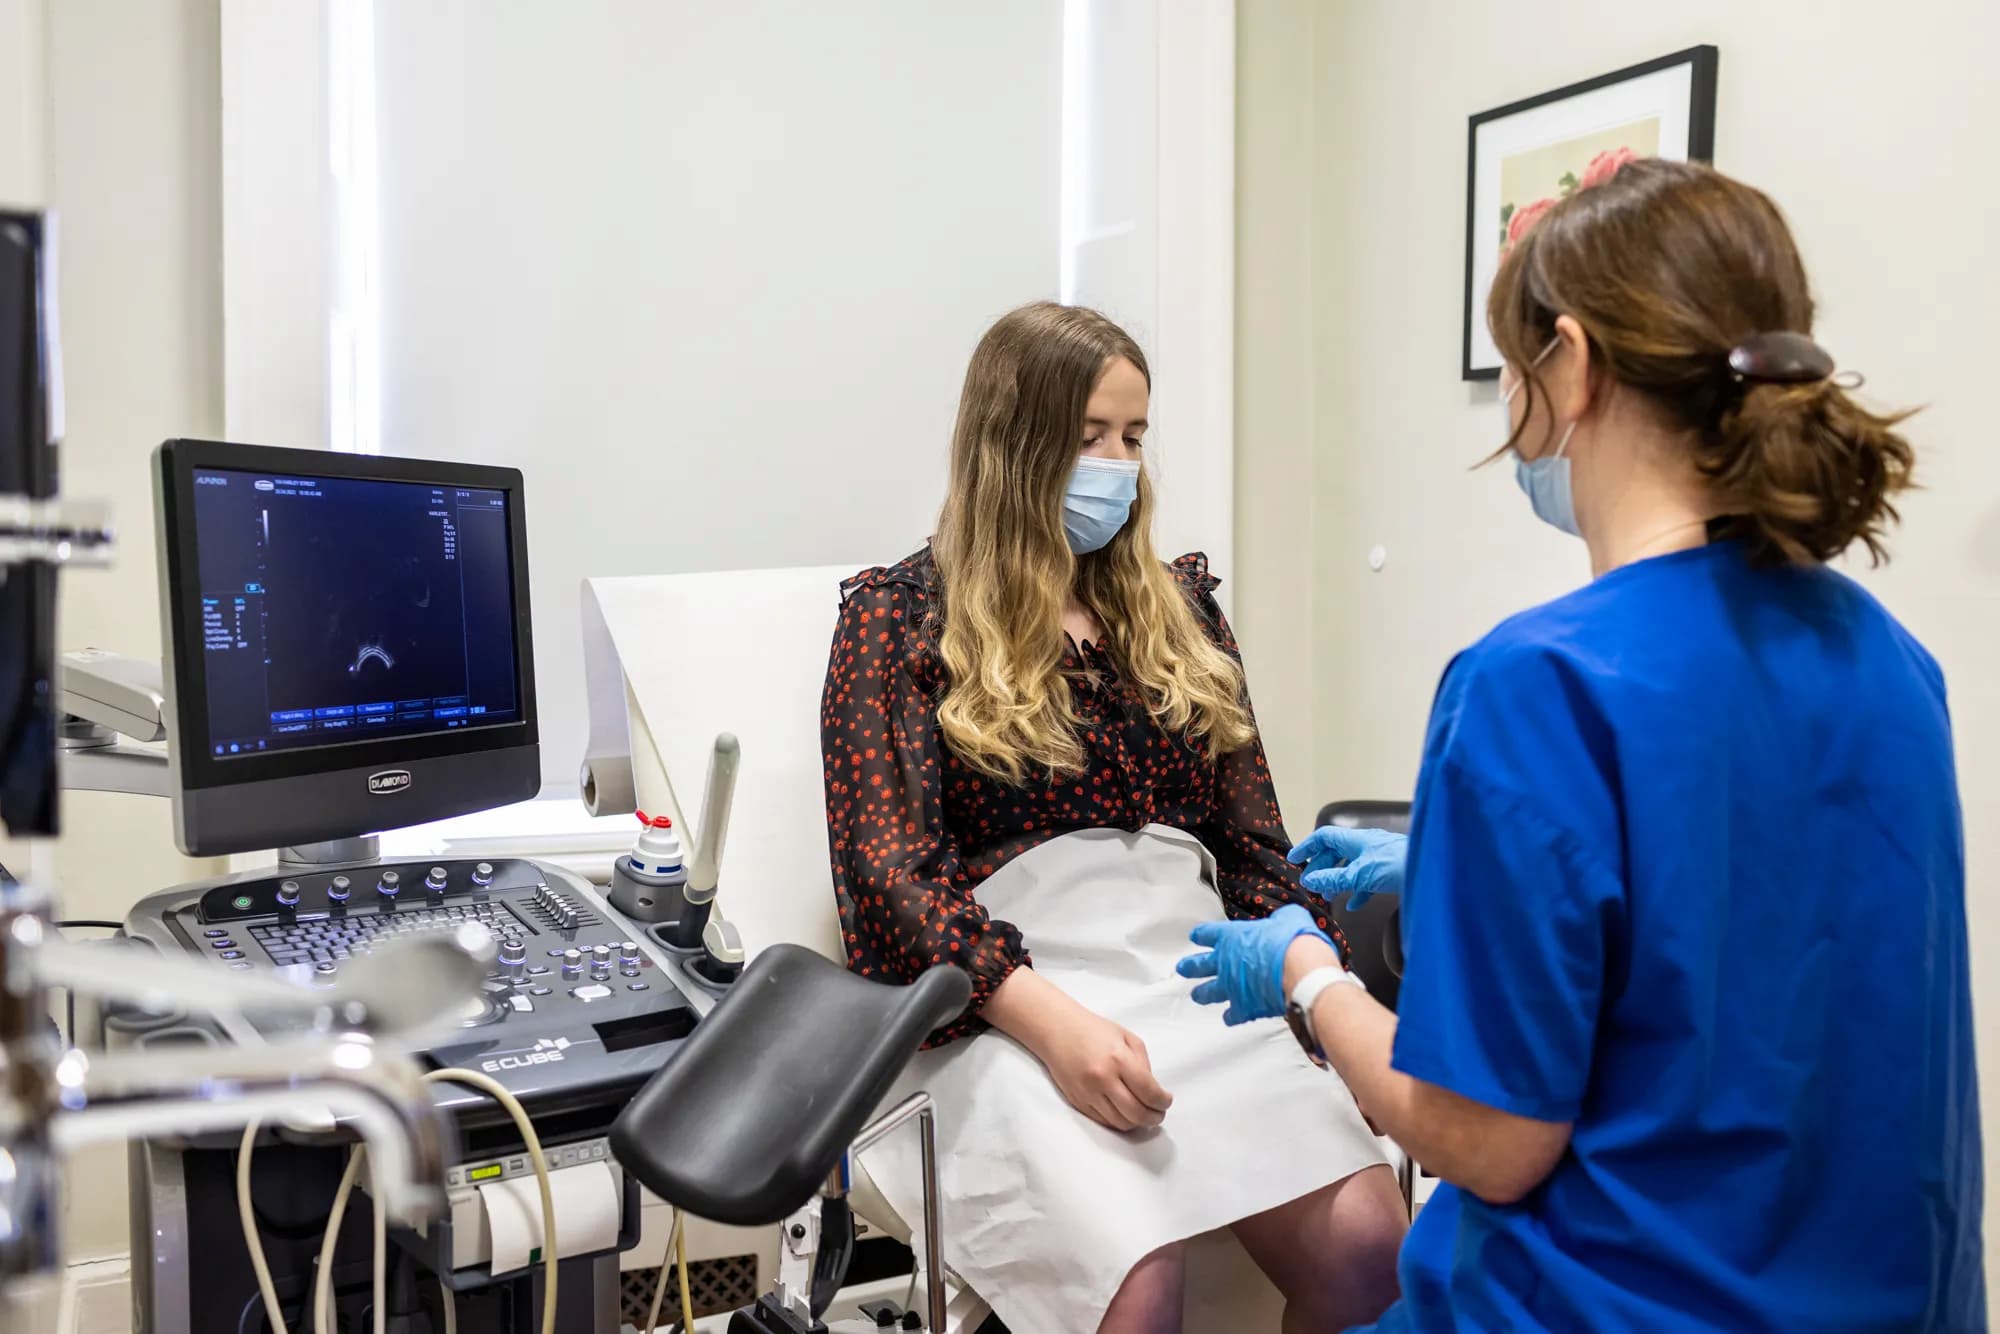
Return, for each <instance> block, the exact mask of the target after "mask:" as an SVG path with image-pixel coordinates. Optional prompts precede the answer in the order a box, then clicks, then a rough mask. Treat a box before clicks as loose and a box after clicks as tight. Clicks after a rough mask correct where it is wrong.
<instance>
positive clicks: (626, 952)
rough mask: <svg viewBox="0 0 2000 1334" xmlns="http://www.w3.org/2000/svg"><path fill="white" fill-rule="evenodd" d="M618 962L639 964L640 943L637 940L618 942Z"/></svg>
mask: <svg viewBox="0 0 2000 1334" xmlns="http://www.w3.org/2000/svg"><path fill="white" fill-rule="evenodd" d="M618 962H620V963H637V962H639V942H638V941H636V940H621V941H619V942H618Z"/></svg>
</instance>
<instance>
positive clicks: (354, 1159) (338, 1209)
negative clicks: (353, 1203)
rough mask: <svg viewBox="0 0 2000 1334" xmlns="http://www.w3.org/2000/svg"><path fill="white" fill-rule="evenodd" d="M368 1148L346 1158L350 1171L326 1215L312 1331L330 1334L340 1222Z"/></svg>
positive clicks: (343, 1176)
mask: <svg viewBox="0 0 2000 1334" xmlns="http://www.w3.org/2000/svg"><path fill="white" fill-rule="evenodd" d="M367 1152H368V1146H367V1145H365V1144H357V1145H355V1146H354V1148H353V1149H352V1150H350V1151H349V1153H348V1155H347V1170H346V1171H345V1172H342V1173H341V1174H340V1187H339V1189H337V1190H335V1191H334V1192H333V1207H332V1208H331V1209H329V1210H328V1211H327V1215H326V1239H325V1240H324V1241H322V1242H321V1243H320V1246H319V1274H318V1277H317V1278H315V1279H314V1281H313V1329H314V1330H315V1331H316V1334H327V1331H328V1328H329V1322H330V1318H331V1314H332V1312H331V1310H330V1309H329V1308H330V1307H331V1306H332V1304H333V1248H334V1243H335V1242H337V1241H338V1240H339V1239H340V1221H341V1219H342V1218H344V1217H346V1215H347V1197H348V1196H349V1195H351V1194H353V1193H354V1181H355V1178H356V1177H358V1176H360V1175H361V1159H362V1157H363V1156H364V1155H366V1154H367Z"/></svg>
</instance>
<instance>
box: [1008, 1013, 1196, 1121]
mask: <svg viewBox="0 0 2000 1334" xmlns="http://www.w3.org/2000/svg"><path fill="white" fill-rule="evenodd" d="M1035 1055H1037V1056H1039V1057H1041V1058H1042V1064H1043V1065H1045V1066H1047V1067H1048V1068H1049V1077H1050V1078H1051V1079H1054V1080H1055V1081H1056V1087H1057V1088H1059V1089H1061V1090H1062V1095H1063V1097H1065V1098H1068V1099H1069V1105H1070V1106H1072V1107H1074V1108H1076V1109H1077V1110H1078V1111H1079V1112H1082V1113H1083V1114H1084V1115H1085V1116H1087V1117H1089V1118H1090V1119H1091V1120H1093V1121H1095V1122H1097V1123H1098V1124H1099V1125H1104V1126H1109V1127H1110V1128H1111V1129H1113V1130H1126V1131H1130V1130H1151V1129H1152V1128H1153V1127H1154V1126H1157V1125H1159V1124H1160V1123H1161V1122H1162V1121H1165V1120H1166V1119H1167V1109H1168V1108H1169V1107H1171V1106H1173V1105H1174V1097H1173V1095H1172V1094H1171V1093H1168V1092H1167V1091H1166V1090H1165V1089H1163V1088H1161V1087H1160V1081H1159V1080H1157V1079H1155V1078H1153V1063H1152V1061H1151V1059H1150V1058H1148V1057H1147V1055H1146V1044H1145V1043H1143V1042H1141V1041H1140V1040H1139V1035H1138V1034H1136V1033H1134V1032H1132V1031H1131V1030H1130V1029H1127V1028H1123V1027H1121V1026H1119V1025H1117V1024H1114V1023H1112V1022H1111V1021H1110V1020H1109V1019H1106V1018H1105V1017H1104V1016H1102V1015H1099V1014H1093V1013H1092V1012H1091V1011H1089V1010H1086V1009H1084V1008H1083V1007H1082V1006H1080V1005H1079V1006H1078V1007H1077V1016H1076V1018H1075V1019H1074V1020H1073V1021H1071V1023H1070V1024H1069V1025H1068V1026H1067V1027H1066V1028H1065V1030H1064V1031H1063V1032H1062V1033H1061V1034H1060V1035H1058V1036H1057V1038H1056V1040H1055V1041H1054V1042H1052V1043H1051V1044H1049V1047H1048V1049H1047V1050H1046V1051H1037V1052H1036V1053H1035Z"/></svg>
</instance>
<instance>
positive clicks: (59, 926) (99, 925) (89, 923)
mask: <svg viewBox="0 0 2000 1334" xmlns="http://www.w3.org/2000/svg"><path fill="white" fill-rule="evenodd" d="M55 925H56V930H58V931H67V930H69V929H70V928H71V927H73V926H82V927H91V928H94V929H96V930H99V931H123V930H124V929H125V923H123V922H104V921H97V920H95V919H93V918H88V917H72V918H71V919H70V920H68V921H67V922H57V923H56V924H55Z"/></svg>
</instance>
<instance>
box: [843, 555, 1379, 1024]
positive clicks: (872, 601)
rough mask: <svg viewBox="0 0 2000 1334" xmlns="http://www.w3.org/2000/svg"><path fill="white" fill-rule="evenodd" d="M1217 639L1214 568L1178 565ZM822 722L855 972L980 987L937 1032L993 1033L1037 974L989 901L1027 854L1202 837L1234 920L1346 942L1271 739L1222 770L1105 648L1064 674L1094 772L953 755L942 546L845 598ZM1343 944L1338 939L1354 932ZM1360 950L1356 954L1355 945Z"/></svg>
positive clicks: (1197, 560)
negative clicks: (1298, 835)
mask: <svg viewBox="0 0 2000 1334" xmlns="http://www.w3.org/2000/svg"><path fill="white" fill-rule="evenodd" d="M1173 569H1174V573H1175V575H1176V576H1177V577H1178V578H1179V580H1180V583H1181V586H1182V588H1183V589H1184V590H1185V591H1186V593H1187V596H1188V598H1189V599H1190V600H1191V601H1192V602H1193V603H1194V606H1195V608H1196V611H1197V613H1198V615H1199V616H1200V618H1201V620H1202V622H1203V624H1204V625H1206V627H1207V628H1208V632H1209V634H1210V636H1211V638H1213V639H1214V641H1215V642H1216V643H1217V644H1218V645H1220V646H1221V647H1222V648H1223V649H1225V650H1226V651H1227V652H1228V653H1229V654H1230V655H1231V656H1236V655H1237V647H1236V640H1235V637H1234V636H1233V635H1232V634H1231V633H1230V629H1229V624H1228V622H1227V621H1226V620H1224V618H1223V615H1222V609H1221V608H1220V607H1219V606H1217V605H1216V602H1215V596H1214V592H1215V589H1216V588H1217V586H1218V585H1219V584H1220V583H1221V581H1220V580H1219V579H1216V578H1215V577H1214V576H1212V575H1211V574H1209V572H1208V560H1207V558H1206V557H1205V556H1201V555H1190V556H1183V557H1181V559H1179V560H1178V561H1175V562H1174V565H1173ZM841 594H842V598H843V606H842V610H841V617H840V628H839V630H838V631H836V632H835V634H834V641H833V656H832V661H831V662H830V663H829V664H828V666H827V673H826V694H825V698H824V701H823V704H822V708H821V714H820V751H821V757H822V759H823V761H824V763H825V766H826V822H827V832H828V838H829V842H830V843H831V846H832V853H833V879H834V888H835V893H836V895H837V897H838V900H839V906H840V923H841V932H842V936H843V938H844V940H845V942H846V946H847V959H848V966H849V967H851V968H852V969H853V970H854V971H855V972H858V973H860V974H861V975H863V976H864V977H880V978H883V979H885V980H893V981H909V980H911V979H913V978H914V977H916V976H917V975H918V974H919V973H921V972H923V971H924V970H925V969H926V968H929V967H930V966H931V965H933V964H939V963H951V964H956V965H957V966H959V967H960V968H963V969H964V970H965V971H966V972H967V973H969V974H970V975H971V977H972V1004H971V1005H970V1006H969V1007H968V1008H967V1010H966V1017H964V1018H962V1019H960V1020H959V1021H958V1022H957V1023H955V1024H953V1025H951V1026H950V1027H948V1028H945V1029H942V1030H940V1031H939V1032H938V1033H936V1034H934V1035H933V1036H932V1039H931V1040H932V1043H933V1044H934V1045H935V1044H938V1043H943V1042H949V1041H951V1040H952V1039H954V1038H958V1037H963V1036H966V1035H968V1034H971V1033H975V1032H978V1031H980V1030H981V1029H982V1028H983V1027H984V1024H983V1023H982V1022H981V1021H980V1020H979V1019H978V1018H977V1017H976V1016H977V1014H978V1012H979V1011H980V1010H981V1009H982V1008H983V1007H984V1006H985V1004H986V1001H987V998H988V997H990V996H991V995H992V994H993V992H994V990H995V989H996V988H998V987H999V985H1000V984H1001V983H1002V982H1004V981H1005V980H1006V979H1007V977H1008V975H1009V974H1010V973H1012V972H1013V971H1014V969H1016V968H1018V967H1020V966H1022V965H1023V964H1027V963H1028V962H1029V959H1028V951H1027V950H1026V949H1025V948H1024V947H1023V945H1022V943H1021V935H1020V932H1018V931H1017V930H1015V929H1014V927H1013V926H1011V925H1009V924H1008V923H1006V922H1001V921H995V920H993V919H992V918H989V917H988V916H987V915H986V912H985V910H984V909H982V908H981V907H980V906H979V904H978V902H977V901H976V900H975V898H974V897H973V892H974V890H976V889H977V888H978V887H979V885H980V883H981V882H982V881H984V880H985V879H986V878H987V877H988V876H990V875H992V874H994V872H996V871H998V870H999V869H1000V868H1001V867H1003V866H1005V865H1006V864H1007V863H1008V862H1010V861H1012V860H1013V859H1014V858H1015V857H1018V856H1020V855H1021V854H1022V853H1024V852H1026V851H1028V850H1029V849H1031V848H1034V847H1037V846H1039V845H1040V844H1042V843H1045V842H1047V841H1048V840H1050V839H1052V838H1055V837H1057V836H1059V835H1062V834H1066V833H1070V832H1072V831H1074V830H1078V829H1105V828H1111V829H1124V830H1130V831H1137V830H1139V829H1142V828H1144V827H1145V826H1146V825H1148V824H1154V823H1158V824H1164V825H1171V826H1173V827H1176V828H1179V829H1184V830H1186V831H1187V832H1189V833H1191V834H1193V835H1195V836H1196V837H1197V838H1199V839H1200V840H1201V841H1202V843H1203V844H1204V845H1205V846H1206V847H1207V848H1208V850H1209V852H1210V853H1212V854H1213V855H1214V857H1215V860H1216V867H1217V888H1218V889H1219V890H1220V891H1221V894H1222V900H1223V904H1224V906H1225V908H1226V909H1227V911H1228V914H1229V916H1230V917H1232V918H1257V917H1265V916H1268V915H1270V914H1271V913H1273V912H1276V911H1277V910H1278V909H1279V908H1281V907H1283V906H1284V905H1285V904H1288V903H1298V904H1303V905H1305V906H1306V907H1307V908H1308V909H1310V910H1311V912H1312V913H1313V915H1314V916H1315V917H1316V918H1318V919H1319V923H1320V926H1321V928H1322V929H1323V930H1327V931H1328V932H1329V934H1335V933H1334V932H1333V928H1332V927H1331V926H1330V924H1329V923H1328V921H1327V920H1326V905H1325V903H1324V902H1323V901H1321V900H1320V899H1318V898H1315V897H1314V896H1313V895H1311V894H1308V893H1307V892H1306V891H1305V890H1304V889H1303V888H1301V887H1300V885H1299V877H1298V868H1296V867H1294V866H1292V865H1291V864H1290V863H1289V862H1288V861H1286V859H1285V854H1286V852H1287V851H1289V849H1290V847H1291V840H1290V839H1288V838H1287V837H1286V836H1285V828H1284V824H1283V821H1282V820H1281V819H1280V817H1279V815H1278V802H1277V797H1276V794H1275V793H1274V791H1273V789H1272V786H1271V773H1270V769H1269V767H1268V766H1267V765H1266V763H1265V759H1264V746H1263V743H1262V742H1261V741H1253V742H1252V743H1251V744H1250V745H1249V746H1246V747H1244V748H1243V749H1242V750H1239V751H1237V752H1236V753H1234V754H1232V755H1226V756H1224V757H1222V759H1221V761H1220V762H1216V761H1214V760H1213V759H1212V757H1211V754H1210V751H1209V749H1208V746H1207V743H1206V742H1204V741H1202V740H1198V739H1191V738H1188V737H1185V736H1172V735H1169V734H1167V733H1166V732H1164V731H1163V730H1161V728H1160V727H1159V725H1158V724H1157V723H1156V722H1155V721H1154V720H1153V717H1152V715H1151V714H1149V713H1148V712H1147V711H1146V708H1145V706H1144V705H1143V704H1142V703H1141V702H1140V700H1139V698H1138V696H1137V694H1136V692H1135V691H1134V690H1133V689H1132V688H1131V687H1130V686H1129V685H1128V684H1127V683H1125V682H1124V681H1123V680H1122V679H1121V677H1120V675H1119V672H1118V667H1117V664H1116V663H1115V662H1114V661H1113V660H1112V659H1111V657H1110V656H1109V655H1108V654H1107V653H1105V652H1104V651H1103V650H1102V649H1100V648H1098V647H1097V646H1095V645H1085V646H1083V647H1082V648H1081V649H1077V648H1075V647H1074V646H1072V647H1071V649H1070V651H1069V652H1068V654H1067V655H1066V657H1065V659H1064V663H1063V670H1064V671H1065V672H1067V673H1068V674H1069V677H1070V688H1071V695H1072V700H1073V702H1074V707H1075V710H1076V713H1077V716H1078V719H1079V721H1080V724H1081V727H1082V729H1083V737H1082V740H1083V748H1084V757H1085V758H1084V768H1083V770H1082V772H1080V773H1076V774H1071V775H1065V776H1063V777H1061V778H1058V779H1055V780H1049V779H1046V778H1030V779H1029V780H1027V781H1026V782H1024V783H1022V784H1021V785H1020V786H1010V785H1009V784H1007V783H1005V782H1003V781H1001V780H998V779H994V778H989V777H987V776H986V775H985V774H982V773H980V772H979V771H978V770H976V769H973V768H972V767H970V766H969V765H966V764H964V763H962V762H961V761H960V760H959V759H958V757H957V756H956V755H954V754H952V752H951V750H950V749H949V748H948V747H947V746H946V745H945V743H944V740H943V736H942V734H941V733H940V731H939V729H938V720H937V707H938V702H939V700H940V699H941V698H942V697H943V694H944V689H945V684H946V682H945V679H944V665H943V662H942V661H941V660H940V658H939V656H938V653H937V635H938V625H937V622H936V621H935V619H934V617H935V615H936V614H937V613H938V611H939V609H940V603H941V601H942V599H941V596H940V593H939V589H938V585H937V570H936V566H935V564H934V563H933V561H932V559H931V553H930V550H929V548H925V550H923V551H921V552H919V553H917V554H916V555H914V556H911V557H910V558H909V559H907V560H905V561H903V562H902V563H901V564H900V565H892V566H889V567H887V568H882V569H873V570H866V571H863V572H862V573H861V574H858V575H856V576H855V577H854V578H852V579H850V580H848V581H847V582H846V583H845V584H844V585H842V588H841ZM1336 939H1338V936H1337V935H1336ZM1342 944H1343V948H1344V944H1345V943H1344V942H1342Z"/></svg>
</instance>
